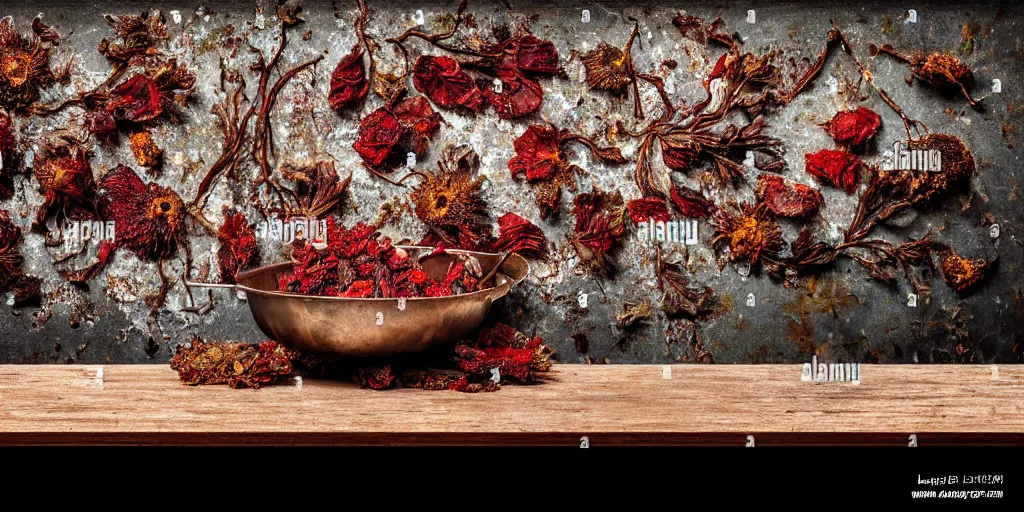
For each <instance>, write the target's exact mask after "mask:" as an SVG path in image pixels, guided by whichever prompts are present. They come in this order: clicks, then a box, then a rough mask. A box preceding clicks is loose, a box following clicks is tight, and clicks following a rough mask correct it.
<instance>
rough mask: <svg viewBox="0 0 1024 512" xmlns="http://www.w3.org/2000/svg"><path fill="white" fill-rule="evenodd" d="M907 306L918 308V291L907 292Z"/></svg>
mask: <svg viewBox="0 0 1024 512" xmlns="http://www.w3.org/2000/svg"><path fill="white" fill-rule="evenodd" d="M907 307H911V308H916V307H917V294H916V293H908V294H907Z"/></svg>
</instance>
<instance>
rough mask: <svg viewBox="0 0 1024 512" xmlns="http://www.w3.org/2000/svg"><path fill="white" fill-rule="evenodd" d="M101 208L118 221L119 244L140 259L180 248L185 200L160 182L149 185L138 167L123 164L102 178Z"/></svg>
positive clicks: (166, 255)
mask: <svg viewBox="0 0 1024 512" xmlns="http://www.w3.org/2000/svg"><path fill="white" fill-rule="evenodd" d="M100 189H101V190H102V191H103V202H102V205H101V210H102V211H103V212H104V213H105V215H106V217H107V218H108V219H110V220H113V221H114V223H115V224H114V229H115V239H114V242H115V243H116V244H117V246H118V247H123V248H125V249H128V250H130V251H132V252H133V253H135V255H136V256H138V257H139V258H140V259H143V260H147V261H157V260H162V259H165V258H169V257H171V256H173V255H174V254H175V252H177V249H178V244H179V243H181V242H182V241H183V240H185V235H186V229H185V203H184V202H183V201H182V200H181V197H180V196H178V194H177V193H176V192H175V191H173V190H171V189H169V188H166V187H161V186H160V185H157V184H156V183H150V184H149V185H146V183H145V182H143V181H142V179H141V178H139V175H138V174H136V173H135V171H133V170H131V169H130V168H128V167H125V166H123V165H120V166H118V167H117V168H116V169H114V170H113V171H110V172H109V173H107V175H106V176H104V177H103V179H102V181H101V182H100Z"/></svg>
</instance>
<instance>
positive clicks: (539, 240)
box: [488, 213, 548, 258]
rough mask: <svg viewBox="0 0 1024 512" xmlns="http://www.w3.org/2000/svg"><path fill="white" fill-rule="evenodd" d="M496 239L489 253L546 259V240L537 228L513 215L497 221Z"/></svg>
mask: <svg viewBox="0 0 1024 512" xmlns="http://www.w3.org/2000/svg"><path fill="white" fill-rule="evenodd" d="M498 230H499V235H498V239H497V240H495V241H494V243H493V244H491V246H490V247H489V249H488V250H489V251H490V252H515V253H519V254H521V255H523V256H526V257H527V258H546V257H547V255H548V239H547V237H546V236H545V235H544V231H542V230H541V229H540V228H539V227H537V226H535V225H534V224H533V223H532V222H530V221H528V220H526V219H524V218H522V217H520V216H518V215H516V214H514V213H506V214H505V215H502V216H501V218H499V219H498Z"/></svg>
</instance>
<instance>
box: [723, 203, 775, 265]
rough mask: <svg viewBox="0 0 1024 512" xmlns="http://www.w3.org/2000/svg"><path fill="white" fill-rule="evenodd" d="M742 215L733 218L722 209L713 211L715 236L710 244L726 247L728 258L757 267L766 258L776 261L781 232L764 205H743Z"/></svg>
mask: <svg viewBox="0 0 1024 512" xmlns="http://www.w3.org/2000/svg"><path fill="white" fill-rule="evenodd" d="M742 212H743V213H742V214H741V215H739V216H738V217H737V216H733V215H732V214H731V213H729V212H728V211H726V210H724V209H719V210H716V211H715V213H714V215H713V217H712V225H713V226H714V227H715V237H714V239H712V241H711V243H712V245H713V246H718V245H719V244H721V243H723V242H724V243H728V245H729V259H730V260H732V261H747V262H750V264H751V265H756V264H758V263H760V262H761V260H762V259H764V258H765V257H767V258H771V259H775V258H776V257H777V256H778V255H779V252H780V251H782V247H783V242H782V229H781V228H779V225H778V223H776V222H775V219H774V218H772V214H771V211H770V210H769V209H768V208H767V206H765V205H764V204H763V203H761V204H758V205H757V206H746V205H745V206H743V207H742Z"/></svg>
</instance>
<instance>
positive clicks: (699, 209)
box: [671, 184, 713, 219]
mask: <svg viewBox="0 0 1024 512" xmlns="http://www.w3.org/2000/svg"><path fill="white" fill-rule="evenodd" d="M671 199H672V204H674V205H675V207H676V209H678V210H679V213H682V214H683V217H684V218H687V219H704V218H707V217H708V216H709V215H711V209H712V206H713V205H712V203H711V201H708V199H707V198H706V197H704V194H702V193H700V192H698V191H696V190H693V189H691V188H687V187H680V186H677V185H675V184H673V185H672V193H671Z"/></svg>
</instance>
